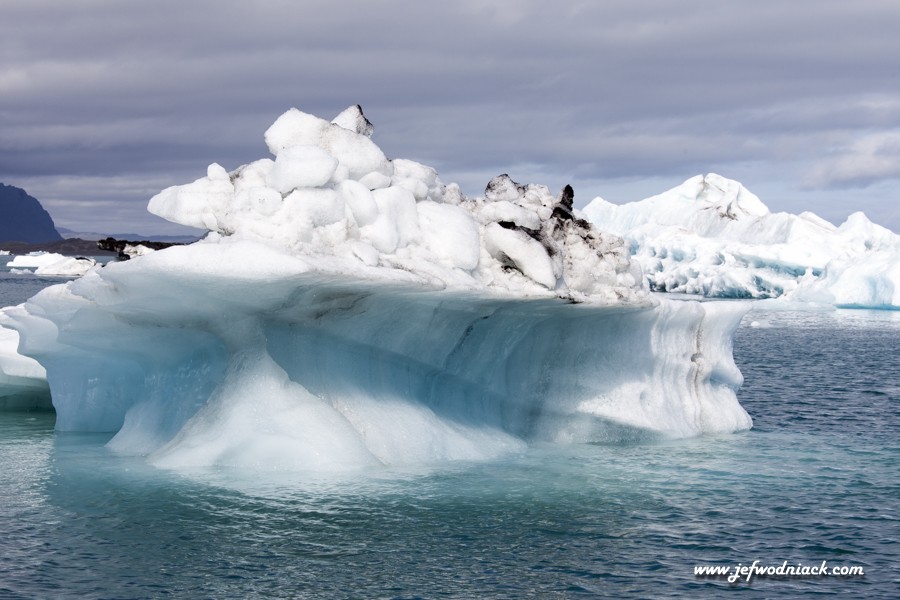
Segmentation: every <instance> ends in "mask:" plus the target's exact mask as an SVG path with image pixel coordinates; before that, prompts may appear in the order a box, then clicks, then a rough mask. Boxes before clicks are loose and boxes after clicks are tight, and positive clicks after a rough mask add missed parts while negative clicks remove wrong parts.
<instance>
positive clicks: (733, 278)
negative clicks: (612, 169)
mask: <svg viewBox="0 0 900 600" xmlns="http://www.w3.org/2000/svg"><path fill="white" fill-rule="evenodd" d="M584 212H585V214H586V215H587V217H588V219H589V220H590V221H591V222H592V223H594V225H596V226H597V227H598V228H599V229H601V230H604V231H610V232H612V233H615V234H618V235H621V236H623V237H624V238H625V239H626V240H627V241H628V243H629V248H630V251H631V253H632V254H633V255H634V258H635V260H637V261H638V262H639V263H640V265H641V267H642V268H643V272H644V275H645V277H646V278H647V280H648V282H649V284H650V286H651V287H652V288H653V289H654V290H658V291H666V292H683V293H688V294H702V295H704V296H709V297H720V298H774V297H784V298H786V299H793V300H804V301H811V302H824V303H827V304H834V305H837V306H853V307H875V308H900V236H898V235H897V234H895V233H893V232H891V231H889V230H888V229H885V228H884V227H881V226H879V225H876V224H874V223H872V222H871V221H869V220H868V219H867V218H866V217H865V215H864V214H862V213H859V212H858V213H854V214H852V215H850V217H849V218H848V219H847V221H846V222H845V223H843V224H842V225H841V226H840V227H835V226H834V225H832V224H831V223H829V222H827V221H825V220H824V219H821V218H820V217H818V216H816V215H815V214H813V213H810V212H804V213H801V214H799V215H794V214H789V213H772V212H770V211H769V209H768V208H767V207H766V206H765V204H763V203H762V201H761V200H760V199H759V198H758V197H757V196H755V195H754V194H753V193H751V192H750V191H749V190H747V189H746V188H745V187H744V186H742V185H741V184H740V183H738V182H736V181H732V180H729V179H726V178H724V177H721V176H720V175H716V174H709V175H706V176H701V175H698V176H696V177H692V178H691V179H688V180H687V181H685V182H684V183H683V184H682V185H680V186H678V187H676V188H673V189H671V190H669V191H667V192H664V193H662V194H659V195H657V196H653V197H651V198H648V199H646V200H642V201H640V202H633V203H630V204H623V205H616V204H612V203H610V202H607V201H605V200H603V199H602V198H596V199H595V200H593V201H592V202H591V203H590V204H588V205H587V206H586V207H585V209H584Z"/></svg>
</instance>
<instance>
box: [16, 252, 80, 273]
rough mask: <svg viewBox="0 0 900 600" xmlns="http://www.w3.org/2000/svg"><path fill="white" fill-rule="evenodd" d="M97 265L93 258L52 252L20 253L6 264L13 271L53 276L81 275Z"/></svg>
mask: <svg viewBox="0 0 900 600" xmlns="http://www.w3.org/2000/svg"><path fill="white" fill-rule="evenodd" d="M96 265H97V261H96V260H94V259H93V258H83V257H79V258H75V257H71V256H63V255H62V254H56V253H52V252H40V253H31V254H20V255H17V256H16V257H15V258H13V259H12V260H11V261H9V262H8V263H7V264H6V266H7V267H8V268H9V269H10V270H11V271H12V270H13V269H16V271H13V272H31V271H25V269H34V271H33V273H34V274H35V275H46V276H53V277H81V276H82V275H84V274H85V273H87V272H88V271H90V270H91V269H93V268H94V267H95V266H96Z"/></svg>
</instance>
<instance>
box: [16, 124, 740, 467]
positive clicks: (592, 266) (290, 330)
mask: <svg viewBox="0 0 900 600" xmlns="http://www.w3.org/2000/svg"><path fill="white" fill-rule="evenodd" d="M371 134H372V127H371V124H370V123H369V122H368V121H367V120H366V119H365V117H364V116H363V115H362V111H361V110H360V109H359V107H350V108H349V109H348V110H347V111H344V112H343V113H341V114H340V115H338V117H336V118H335V119H334V121H326V120H323V119H319V118H317V117H314V116H312V115H307V114H305V113H302V112H300V111H298V110H296V109H292V110H291V111H288V112H287V113H285V115H283V116H282V117H280V118H279V119H278V120H277V121H276V122H275V124H274V125H273V126H272V127H270V128H269V130H268V131H267V132H266V142H267V144H268V145H269V147H270V149H271V151H272V152H273V154H274V155H275V159H274V160H272V159H268V158H263V159H260V160H257V161H255V162H252V163H249V164H247V165H244V166H241V167H238V168H237V169H234V170H233V171H231V172H228V171H226V170H225V169H224V168H223V167H221V166H219V165H215V164H214V165H211V166H210V167H209V169H208V171H207V175H206V176H205V177H202V178H200V179H198V180H197V181H195V182H194V183H191V184H187V185H184V186H176V187H173V188H169V189H167V190H164V191H163V192H161V193H160V194H158V195H157V196H155V197H154V198H153V199H152V200H151V201H150V205H149V209H150V210H151V212H153V213H155V214H157V215H160V216H163V217H165V218H167V219H170V220H172V221H175V222H178V223H182V224H186V225H192V226H202V227H205V228H207V229H209V231H210V233H209V234H208V235H207V236H206V238H205V239H204V240H202V241H201V242H198V243H195V244H192V245H189V246H178V247H171V248H167V249H165V250H160V251H157V252H151V253H147V254H145V255H143V256H136V257H135V258H133V259H132V260H129V261H127V262H121V263H112V264H109V265H107V266H105V267H103V268H97V269H93V270H91V271H90V272H88V273H87V274H86V275H85V276H84V277H82V278H80V279H78V280H76V281H73V282H70V283H67V284H65V285H58V286H53V287H50V288H47V289H45V290H43V291H42V292H40V293H39V294H37V295H36V296H35V297H33V298H32V299H31V300H29V301H28V302H27V303H26V304H25V305H23V306H20V307H14V308H9V309H6V313H7V314H8V315H9V320H10V321H11V323H10V324H9V325H10V326H11V327H13V328H14V329H16V330H17V331H18V333H19V335H20V344H19V350H20V352H21V353H22V354H23V355H27V356H32V357H36V358H38V359H39V360H40V362H41V364H42V365H43V366H44V367H45V368H46V369H47V374H48V380H49V382H50V387H51V390H52V394H53V403H54V406H55V408H56V411H57V427H58V429H60V430H67V431H110V432H116V435H115V437H114V438H113V440H112V441H111V442H110V446H111V447H112V448H113V449H115V450H116V451H119V452H125V453H133V454H142V455H146V456H147V457H148V460H150V461H151V462H152V463H154V464H157V465H159V466H162V467H172V468H180V467H204V466H212V465H218V466H234V467H242V468H254V469H290V470H293V469H301V470H303V469H311V470H343V469H356V468H366V467H371V466H374V465H382V464H418V463H428V462H435V461H444V460H471V459H481V458H488V457H492V456H497V455H499V454H503V453H508V452H516V451H519V450H521V449H522V448H524V446H525V445H526V444H528V443H530V442H533V441H553V442H587V441H598V442H617V441H621V440H623V439H629V440H630V439H645V438H647V437H655V436H690V435H697V434H702V433H707V432H723V431H735V430H739V429H745V428H748V427H750V425H751V421H750V418H749V416H748V415H747V413H746V412H745V411H744V410H743V409H742V408H741V407H740V405H739V404H738V402H737V400H736V397H735V389H737V387H738V386H739V385H740V383H741V375H740V373H739V371H738V370H737V369H736V367H735V366H734V363H733V362H732V358H731V334H732V332H733V330H734V328H735V327H737V324H738V322H739V320H740V318H741V316H742V314H743V313H744V312H745V311H746V309H747V306H746V305H745V304H743V303H734V302H721V303H719V302H704V303H700V302H693V301H677V300H668V299H657V298H654V297H652V296H651V295H650V294H649V293H648V292H647V290H646V289H645V287H644V285H643V278H642V276H641V272H640V268H639V267H638V266H637V264H636V263H634V262H633V261H631V260H630V257H629V252H628V247H627V246H626V244H625V242H624V241H623V240H622V239H621V238H619V237H618V236H616V235H613V234H609V233H604V232H601V231H598V230H597V229H596V228H593V227H591V225H590V224H589V223H588V222H587V221H585V220H583V219H582V218H581V213H579V211H577V210H573V209H572V205H571V203H572V191H571V189H568V188H567V189H564V190H562V191H561V192H560V193H559V194H553V193H551V192H550V190H548V189H547V188H546V187H544V186H540V185H534V184H528V185H523V184H519V183H516V182H515V181H513V180H512V179H511V178H509V177H508V176H506V175H501V176H498V177H495V178H494V179H493V180H491V182H489V184H488V187H487V189H486V191H485V196H484V197H480V198H467V197H465V196H464V195H463V194H461V193H460V191H459V188H458V186H455V185H452V184H451V185H444V184H443V183H442V182H441V180H440V178H439V177H438V175H437V173H436V172H435V171H434V169H432V168H430V167H427V166H426V165H422V164H420V163H417V162H415V161H411V160H401V159H395V160H388V159H387V158H386V157H385V156H384V154H383V152H382V151H381V150H380V149H379V148H378V147H377V146H376V145H375V144H374V142H373V141H372V140H371V139H370V136H371Z"/></svg>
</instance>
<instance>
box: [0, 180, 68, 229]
mask: <svg viewBox="0 0 900 600" xmlns="http://www.w3.org/2000/svg"><path fill="white" fill-rule="evenodd" d="M60 240H62V236H61V235H60V234H59V232H58V231H56V227H55V226H54V225H53V219H52V218H50V214H49V213H48V212H47V211H46V210H44V207H43V206H41V203H40V202H38V201H37V199H36V198H33V197H31V196H29V195H28V193H27V192H26V191H25V190H23V189H22V188H17V187H14V186H11V185H6V184H3V183H0V243H2V242H9V241H18V242H27V243H30V244H41V243H45V242H58V241H60Z"/></svg>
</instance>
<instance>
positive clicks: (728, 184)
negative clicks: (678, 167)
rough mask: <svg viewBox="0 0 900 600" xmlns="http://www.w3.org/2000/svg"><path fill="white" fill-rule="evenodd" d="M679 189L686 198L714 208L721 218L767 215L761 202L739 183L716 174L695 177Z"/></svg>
mask: <svg viewBox="0 0 900 600" xmlns="http://www.w3.org/2000/svg"><path fill="white" fill-rule="evenodd" d="M680 187H681V189H682V191H683V192H684V194H685V196H687V197H688V198H691V197H693V198H694V199H695V200H697V201H699V202H705V203H707V204H710V205H712V206H714V207H716V208H717V209H718V210H719V214H720V215H721V216H722V217H723V218H727V219H731V220H733V221H737V220H740V219H747V218H755V217H761V216H763V215H767V214H769V209H768V207H767V206H766V205H765V204H763V202H762V200H760V199H759V198H758V197H757V196H756V195H755V194H753V193H752V192H750V190H748V189H747V188H745V187H744V186H743V185H742V184H741V183H740V182H738V181H735V180H733V179H728V178H726V177H722V176H721V175H718V174H716V173H708V174H706V175H697V176H695V177H692V178H691V179H688V180H687V181H685V182H684V183H683V184H682V185H681V186H680Z"/></svg>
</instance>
